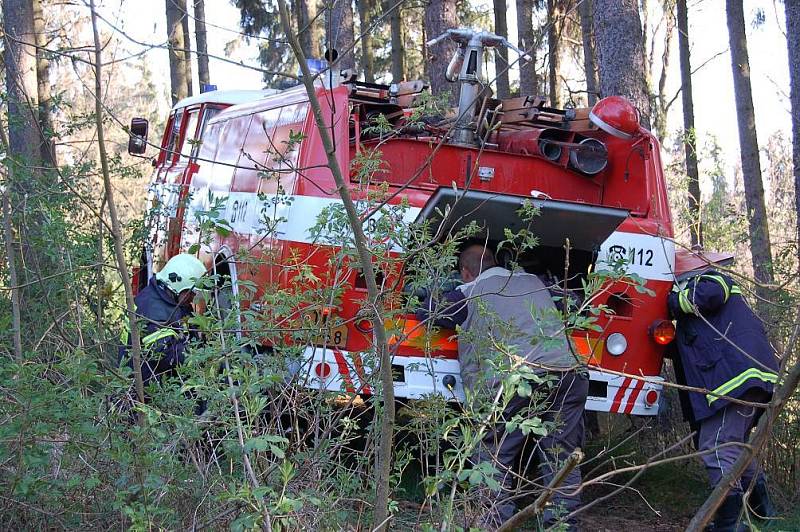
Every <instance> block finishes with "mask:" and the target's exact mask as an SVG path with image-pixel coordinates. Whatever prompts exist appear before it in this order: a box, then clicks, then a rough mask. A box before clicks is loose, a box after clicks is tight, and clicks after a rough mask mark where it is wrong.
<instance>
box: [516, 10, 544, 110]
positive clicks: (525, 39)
mask: <svg viewBox="0 0 800 532" xmlns="http://www.w3.org/2000/svg"><path fill="white" fill-rule="evenodd" d="M517 38H518V41H519V43H518V44H517V46H519V48H520V49H522V50H523V51H525V52H527V53H528V55H530V56H531V58H532V60H531V61H526V60H525V59H522V58H520V60H519V93H520V95H521V96H528V95H532V96H535V95H536V94H537V93H538V92H539V91H538V87H537V80H536V35H535V34H534V32H533V0H517Z"/></svg>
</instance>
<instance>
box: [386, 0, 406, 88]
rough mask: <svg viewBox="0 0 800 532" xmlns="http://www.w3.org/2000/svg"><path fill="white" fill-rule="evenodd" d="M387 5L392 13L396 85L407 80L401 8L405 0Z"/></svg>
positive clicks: (393, 61) (393, 65)
mask: <svg viewBox="0 0 800 532" xmlns="http://www.w3.org/2000/svg"><path fill="white" fill-rule="evenodd" d="M386 5H387V6H388V9H391V10H392V12H391V14H390V15H389V23H390V25H391V30H392V81H394V82H395V83H397V82H399V81H403V80H404V79H406V68H405V64H404V59H405V57H404V56H405V44H404V43H403V18H402V11H401V7H402V5H403V0H387V2H386Z"/></svg>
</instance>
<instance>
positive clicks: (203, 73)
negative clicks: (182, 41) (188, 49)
mask: <svg viewBox="0 0 800 532" xmlns="http://www.w3.org/2000/svg"><path fill="white" fill-rule="evenodd" d="M194 35H195V40H196V41H197V79H198V81H199V82H200V85H204V84H205V85H208V84H209V83H211V73H210V72H209V71H208V38H207V34H206V0H194Z"/></svg>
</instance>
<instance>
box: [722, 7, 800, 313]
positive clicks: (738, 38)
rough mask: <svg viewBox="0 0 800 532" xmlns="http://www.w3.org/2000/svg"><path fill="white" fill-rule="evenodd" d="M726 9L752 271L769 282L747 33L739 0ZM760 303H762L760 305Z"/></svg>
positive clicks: (762, 293)
mask: <svg viewBox="0 0 800 532" xmlns="http://www.w3.org/2000/svg"><path fill="white" fill-rule="evenodd" d="M726 13H727V17H728V35H729V37H730V49H731V66H732V70H733V91H734V94H735V96H736V117H737V120H738V123H739V149H740V151H741V158H742V179H743V181H744V196H745V204H746V205H747V219H748V222H749V224H750V252H751V255H752V261H753V274H754V275H755V278H756V281H758V282H759V283H772V281H773V276H772V252H771V249H770V240H769V226H768V225H767V210H766V208H765V206H764V184H763V182H762V181H761V161H760V160H759V154H758V137H757V135H756V118H755V112H754V111H753V93H752V90H751V87H750V59H749V58H748V55H747V36H746V35H745V30H744V11H743V7H742V2H741V0H727V2H726ZM793 37H796V36H793ZM768 293H769V292H768V290H764V289H760V290H759V291H758V294H759V295H760V296H761V297H765V296H767V295H768ZM760 306H762V307H763V305H760Z"/></svg>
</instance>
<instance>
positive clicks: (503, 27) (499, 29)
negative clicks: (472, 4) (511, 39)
mask: <svg viewBox="0 0 800 532" xmlns="http://www.w3.org/2000/svg"><path fill="white" fill-rule="evenodd" d="M507 9H508V8H507V7H506V0H494V32H495V33H496V34H497V35H500V36H501V37H505V38H506V39H507V38H508V20H506V10H507ZM508 68H509V66H508V48H506V47H505V46H498V47H496V48H495V49H494V70H495V75H496V76H497V97H498V98H500V99H503V98H508V97H509V96H511V85H510V83H509V81H508Z"/></svg>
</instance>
